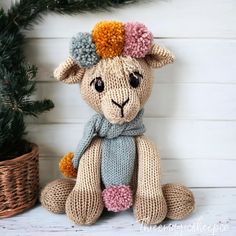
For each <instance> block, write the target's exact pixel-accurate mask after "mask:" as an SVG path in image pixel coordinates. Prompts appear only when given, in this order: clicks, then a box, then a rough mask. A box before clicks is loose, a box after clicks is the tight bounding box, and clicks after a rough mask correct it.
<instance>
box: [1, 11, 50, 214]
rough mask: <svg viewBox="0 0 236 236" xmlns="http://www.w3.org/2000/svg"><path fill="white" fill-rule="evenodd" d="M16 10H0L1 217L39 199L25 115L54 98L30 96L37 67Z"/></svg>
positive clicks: (35, 154)
mask: <svg viewBox="0 0 236 236" xmlns="http://www.w3.org/2000/svg"><path fill="white" fill-rule="evenodd" d="M14 10H16V9H14V8H12V9H10V10H9V12H8V13H5V12H4V11H3V10H2V9H1V10H0V218H2V217H9V216H12V215H15V214H17V213H19V212H21V211H23V210H24V209H27V208H29V207H32V206H33V205H34V204H35V202H36V200H37V197H38V187H39V168H38V157H39V151H38V146H37V145H36V144H33V143H30V142H28V141H26V140H25V139H24V137H25V134H26V123H25V117H26V116H37V115H39V114H40V113H42V112H44V111H47V110H50V109H51V108H53V103H52V101H50V100H46V99H45V100H42V101H37V100H33V99H32V97H31V95H32V94H33V92H35V89H36V81H35V78H36V73H37V68H36V66H34V65H30V64H29V63H28V62H27V61H26V59H25V57H24V54H23V49H22V47H23V45H24V37H23V35H22V34H21V32H20V27H18V26H17V24H14V23H12V21H13V19H14V18H13V19H12V16H14V12H13V11H14Z"/></svg>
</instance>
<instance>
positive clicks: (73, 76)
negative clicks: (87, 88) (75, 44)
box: [54, 57, 85, 84]
mask: <svg viewBox="0 0 236 236" xmlns="http://www.w3.org/2000/svg"><path fill="white" fill-rule="evenodd" d="M84 72H85V69H84V68H80V67H79V66H78V65H77V64H76V62H75V61H74V60H73V59H72V58H71V57H69V58H67V59H66V61H65V62H63V63H61V64H60V65H59V66H58V67H57V68H56V70H55V71H54V77H55V78H56V79H57V80H60V81H62V82H64V83H66V84H76V83H80V82H81V80H82V78H83V76H84Z"/></svg>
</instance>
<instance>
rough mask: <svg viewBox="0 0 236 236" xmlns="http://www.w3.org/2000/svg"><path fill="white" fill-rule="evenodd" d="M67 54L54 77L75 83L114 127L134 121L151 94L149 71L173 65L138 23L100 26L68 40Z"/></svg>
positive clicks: (111, 23)
mask: <svg viewBox="0 0 236 236" xmlns="http://www.w3.org/2000/svg"><path fill="white" fill-rule="evenodd" d="M70 53H71V56H70V57H69V58H68V59H67V60H66V61H65V62H64V63H62V64H61V65H60V66H59V67H58V68H57V69H56V70H55V72H54V76H55V77H56V78H57V79H58V80H61V81H63V82H65V83H68V84H74V83H79V84H80V90H81V94H82V97H83V98H84V100H85V101H86V102H87V103H88V104H89V105H90V106H91V107H92V108H93V109H94V110H96V111H97V112H99V113H102V114H103V115H104V116H105V117H106V118H107V119H108V120H109V121H110V122H111V123H118V124H122V123H124V122H129V121H131V120H133V119H134V118H135V116H136V115H137V113H138V112H139V111H140V109H142V108H143V106H144V104H145V102H146V101H147V99H148V98H149V96H150V94H151V90H152V85H153V76H152V73H151V69H152V68H160V67H162V66H164V65H166V64H168V63H172V62H173V61H174V56H173V55H172V54H171V53H170V52H169V51H168V50H166V49H165V48H162V47H161V46H159V45H157V44H153V36H152V34H151V33H150V32H149V31H148V29H147V28H146V27H145V26H144V25H143V24H140V23H125V24H123V23H120V22H114V21H105V22H100V23H98V24H97V25H96V26H95V27H94V29H93V30H92V34H89V33H79V34H78V35H76V36H75V37H74V38H72V42H71V47H70Z"/></svg>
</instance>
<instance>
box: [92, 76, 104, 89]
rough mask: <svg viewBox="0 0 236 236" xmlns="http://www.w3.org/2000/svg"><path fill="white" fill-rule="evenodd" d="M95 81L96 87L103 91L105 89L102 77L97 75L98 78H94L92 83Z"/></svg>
mask: <svg viewBox="0 0 236 236" xmlns="http://www.w3.org/2000/svg"><path fill="white" fill-rule="evenodd" d="M93 83H94V88H95V89H96V90H97V91H98V92H99V93H101V92H103V90H104V82H103V81H102V78H101V77H97V78H96V79H93V80H92V81H91V83H90V85H92V84H93Z"/></svg>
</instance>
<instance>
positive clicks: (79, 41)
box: [70, 33, 100, 68]
mask: <svg viewBox="0 0 236 236" xmlns="http://www.w3.org/2000/svg"><path fill="white" fill-rule="evenodd" d="M70 54H71V56H72V58H73V59H74V60H75V62H76V63H78V65H79V66H80V67H83V68H88V67H91V66H93V65H96V64H97V63H98V61H99V59H100V58H99V56H98V55H97V53H96V45H95V43H93V41H92V36H91V34H89V33H78V34H77V35H76V36H74V37H73V38H72V40H71V45H70Z"/></svg>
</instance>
